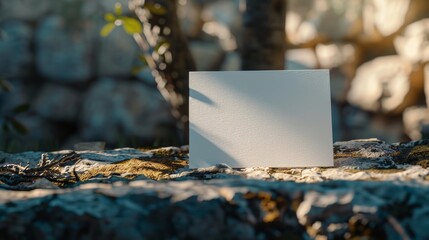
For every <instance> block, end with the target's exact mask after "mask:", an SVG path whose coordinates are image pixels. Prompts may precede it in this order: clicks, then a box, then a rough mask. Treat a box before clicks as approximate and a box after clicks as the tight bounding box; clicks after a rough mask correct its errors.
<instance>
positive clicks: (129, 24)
mask: <svg viewBox="0 0 429 240" xmlns="http://www.w3.org/2000/svg"><path fill="white" fill-rule="evenodd" d="M122 21H123V26H124V30H125V32H127V33H128V34H135V33H141V32H142V30H143V29H142V25H141V24H140V22H139V21H137V20H136V19H134V18H130V17H123V18H122Z"/></svg>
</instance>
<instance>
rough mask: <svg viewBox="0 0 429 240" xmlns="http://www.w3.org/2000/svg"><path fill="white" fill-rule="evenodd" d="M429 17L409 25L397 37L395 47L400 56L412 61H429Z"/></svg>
mask: <svg viewBox="0 0 429 240" xmlns="http://www.w3.org/2000/svg"><path fill="white" fill-rule="evenodd" d="M428 34H429V19H423V20H420V21H417V22H414V23H412V24H410V25H408V26H407V27H406V28H405V30H404V31H403V33H402V34H401V36H398V37H396V38H395V41H394V43H395V49H396V51H397V52H398V54H399V56H401V57H402V58H403V59H406V60H408V61H410V62H412V63H426V62H428V61H429V47H427V45H428V43H429V42H428V40H427V36H428Z"/></svg>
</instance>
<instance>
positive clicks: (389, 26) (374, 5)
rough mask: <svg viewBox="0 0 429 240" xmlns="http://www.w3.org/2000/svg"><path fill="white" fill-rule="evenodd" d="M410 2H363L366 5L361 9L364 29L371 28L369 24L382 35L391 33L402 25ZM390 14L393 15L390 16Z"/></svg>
mask: <svg viewBox="0 0 429 240" xmlns="http://www.w3.org/2000/svg"><path fill="white" fill-rule="evenodd" d="M410 2H411V0H394V1H390V0H381V1H368V2H365V3H364V4H365V5H366V6H365V7H364V9H363V11H364V12H363V17H364V29H365V30H369V29H371V26H370V24H371V25H373V26H374V28H375V29H376V30H377V32H378V33H380V34H381V35H382V36H383V37H387V36H389V35H392V34H393V33H395V32H397V31H398V30H399V29H400V28H401V27H402V26H403V25H404V23H405V20H406V15H407V13H408V11H409V7H410ZM392 16H395V17H394V18H392ZM365 23H366V25H365ZM375 29H374V30H375ZM373 34H374V35H375V34H376V33H373Z"/></svg>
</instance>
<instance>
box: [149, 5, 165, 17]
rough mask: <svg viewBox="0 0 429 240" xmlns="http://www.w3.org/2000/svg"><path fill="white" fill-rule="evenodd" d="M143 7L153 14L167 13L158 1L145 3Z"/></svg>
mask: <svg viewBox="0 0 429 240" xmlns="http://www.w3.org/2000/svg"><path fill="white" fill-rule="evenodd" d="M145 8H146V9H147V10H149V12H150V13H152V14H155V15H165V14H166V13H167V9H166V8H165V7H164V6H162V5H161V4H159V3H155V4H153V3H147V4H146V5H145Z"/></svg>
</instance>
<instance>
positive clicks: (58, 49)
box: [0, 0, 429, 152]
mask: <svg viewBox="0 0 429 240" xmlns="http://www.w3.org/2000/svg"><path fill="white" fill-rule="evenodd" d="M118 2H119V3H121V4H122V6H125V7H123V12H124V13H123V14H128V12H127V11H129V10H127V6H128V1H127V0H61V1H58V0H13V1H12V0H0V79H1V84H0V126H1V127H2V129H1V130H0V151H9V152H16V151H25V150H54V149H66V148H72V147H73V145H74V144H76V143H79V142H88V141H103V142H106V143H107V147H109V148H114V147H124V146H131V147H143V146H163V145H171V144H173V145H177V144H178V143H177V142H175V141H174V140H172V138H171V137H169V136H171V135H174V134H176V133H177V131H178V130H177V127H176V125H177V124H176V120H175V118H174V117H172V115H171V113H170V110H169V106H168V104H167V103H166V101H165V100H164V99H163V97H162V96H161V94H160V93H159V91H158V89H157V87H156V83H155V81H154V78H153V77H152V74H151V70H150V68H149V67H148V66H147V63H146V62H145V61H144V60H143V57H142V52H141V49H140V48H139V47H138V45H137V44H136V42H135V40H134V38H133V37H132V36H131V35H130V34H127V33H126V32H125V31H124V29H122V28H115V29H113V31H112V32H111V33H110V34H109V35H108V36H101V34H100V31H101V29H102V28H103V26H105V25H106V20H105V15H106V13H111V12H115V6H118V5H117V3H118ZM178 4H179V5H178V9H177V14H178V17H179V22H180V25H181V28H182V32H183V34H184V35H185V36H186V40H187V41H186V42H187V44H188V46H189V49H190V52H191V54H192V56H193V58H194V60H195V63H196V67H197V70H212V71H217V70H223V71H228V70H240V68H241V61H242V59H241V57H240V49H241V48H242V46H244V45H246V39H244V38H243V37H242V36H243V34H242V29H243V27H242V26H243V14H242V12H243V8H244V7H245V0H210V1H209V0H178ZM426 18H427V19H426ZM285 33H286V42H285V44H286V46H287V51H286V54H285V59H286V61H285V66H284V67H285V69H313V68H328V69H331V92H332V116H333V131H334V132H333V134H334V141H341V140H350V139H357V138H379V139H381V140H384V141H387V142H399V141H407V140H416V139H421V138H428V137H429V109H428V107H427V106H428V105H429V65H427V64H426V63H427V62H428V60H429V1H426V0H349V1H344V0H287V13H286V27H285Z"/></svg>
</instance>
